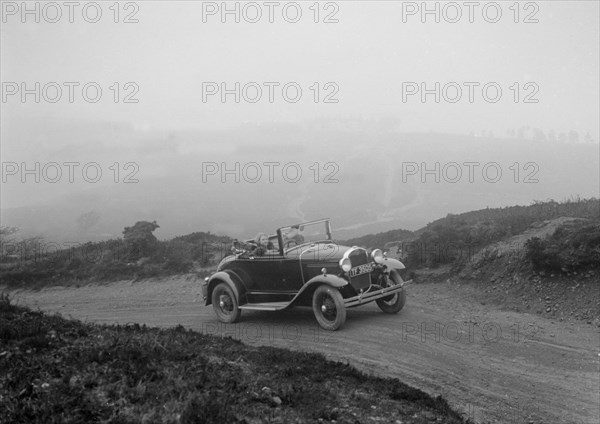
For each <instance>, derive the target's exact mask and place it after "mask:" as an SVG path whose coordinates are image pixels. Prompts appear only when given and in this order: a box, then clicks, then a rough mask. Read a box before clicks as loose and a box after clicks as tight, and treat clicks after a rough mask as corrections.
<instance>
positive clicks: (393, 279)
mask: <svg viewBox="0 0 600 424" xmlns="http://www.w3.org/2000/svg"><path fill="white" fill-rule="evenodd" d="M402 282H403V281H402V277H400V275H398V273H397V272H395V271H392V272H391V273H390V276H389V277H388V286H396V285H398V284H402ZM375 302H377V306H379V309H381V310H382V311H383V312H385V313H386V314H397V313H398V312H400V310H401V309H402V308H403V307H404V304H405V303H406V292H405V291H404V290H400V291H399V292H397V293H394V294H392V295H389V296H386V297H382V298H381V299H377V300H376V301H375Z"/></svg>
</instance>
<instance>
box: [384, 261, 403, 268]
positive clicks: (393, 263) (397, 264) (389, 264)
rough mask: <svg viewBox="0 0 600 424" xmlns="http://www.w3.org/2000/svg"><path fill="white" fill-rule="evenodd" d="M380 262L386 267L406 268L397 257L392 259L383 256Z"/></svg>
mask: <svg viewBox="0 0 600 424" xmlns="http://www.w3.org/2000/svg"><path fill="white" fill-rule="evenodd" d="M382 264H383V265H385V266H386V267H388V269H405V268H406V267H405V266H404V264H403V263H402V262H400V261H399V260H398V259H394V258H383V262H382Z"/></svg>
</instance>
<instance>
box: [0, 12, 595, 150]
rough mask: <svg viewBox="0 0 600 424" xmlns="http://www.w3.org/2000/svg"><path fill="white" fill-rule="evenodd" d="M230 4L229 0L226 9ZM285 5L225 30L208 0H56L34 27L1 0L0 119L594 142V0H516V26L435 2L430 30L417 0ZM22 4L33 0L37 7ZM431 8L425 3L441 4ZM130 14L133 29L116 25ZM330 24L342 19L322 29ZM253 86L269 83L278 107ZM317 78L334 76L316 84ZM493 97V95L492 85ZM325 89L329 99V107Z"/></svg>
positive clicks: (244, 16)
mask: <svg viewBox="0 0 600 424" xmlns="http://www.w3.org/2000/svg"><path fill="white" fill-rule="evenodd" d="M235 3H236V2H229V3H228V6H229V7H230V8H232V9H233V8H234V7H236V6H235ZM289 3H290V2H280V4H279V5H278V6H277V7H274V14H273V20H274V23H270V22H269V8H268V7H267V6H264V3H263V2H258V3H255V4H258V5H259V6H260V11H261V13H262V19H261V20H260V21H259V22H257V23H250V22H247V20H252V19H254V17H255V16H256V10H257V9H256V8H254V7H249V6H246V8H244V6H245V4H246V3H244V2H241V3H239V6H238V7H239V8H240V23H236V22H235V16H234V15H226V16H225V18H226V19H227V22H226V23H222V22H221V20H222V15H221V11H220V10H217V11H215V14H214V15H213V14H209V12H211V11H213V10H211V7H212V6H213V5H215V6H216V7H217V8H219V9H220V5H221V2H218V3H211V2H199V1H179V2H150V1H144V2H135V3H132V4H131V5H129V6H127V7H126V6H125V3H121V7H120V13H119V16H118V20H119V23H114V22H113V20H114V19H115V12H114V10H113V9H110V8H109V7H110V6H111V5H112V2H100V4H101V9H102V17H101V18H100V20H99V21H98V22H97V23H88V22H86V20H85V19H84V17H83V11H82V8H83V6H79V7H77V8H75V10H74V15H73V20H74V22H73V23H70V22H69V16H68V14H69V9H68V8H67V7H66V6H64V5H63V6H61V12H62V18H61V19H60V20H59V22H58V23H49V22H46V20H53V19H55V18H54V17H55V16H56V9H53V8H47V9H45V10H44V9H43V8H40V9H41V10H40V23H39V24H38V23H35V15H33V14H29V15H25V16H22V10H21V2H3V21H6V22H3V23H2V46H1V47H2V53H1V55H2V57H1V59H2V65H1V66H2V68H1V70H2V82H3V83H4V84H5V85H4V87H3V94H4V95H5V98H3V102H2V114H3V120H4V121H3V123H6V122H9V121H7V120H10V119H12V118H23V119H25V118H26V119H30V118H32V117H36V116H44V117H52V118H56V119H68V120H73V119H82V120H95V119H100V120H118V121H124V122H129V123H132V124H134V125H135V126H136V128H142V129H182V128H213V127H227V126H231V125H236V124H238V123H240V122H244V121H261V122H271V121H303V120H306V119H313V118H322V117H355V116H359V117H366V118H394V119H396V120H399V122H400V124H401V129H403V130H406V131H436V132H455V133H468V132H470V131H471V130H481V129H488V130H492V131H494V132H495V133H496V134H504V133H505V131H506V129H507V128H513V127H514V128H517V127H519V126H524V125H530V126H531V127H538V128H541V129H544V130H546V131H547V130H550V129H555V130H556V131H568V130H569V129H571V128H572V129H575V130H578V131H580V132H581V133H582V134H585V133H586V132H590V133H591V134H592V136H593V137H594V138H595V139H598V116H599V115H600V111H599V105H598V98H599V91H598V90H599V88H598V75H599V73H600V71H599V67H598V54H599V53H598V52H599V41H598V40H599V22H598V17H599V9H598V7H599V6H598V5H599V3H598V2H597V1H569V2H566V1H541V2H529V5H528V6H525V5H526V4H527V2H521V3H520V7H519V16H518V18H517V19H518V20H519V23H515V22H514V20H515V18H516V16H515V10H514V9H510V6H511V5H512V4H513V2H504V1H502V2H499V3H497V4H499V5H500V9H501V12H502V16H501V17H500V18H499V20H498V22H496V23H491V22H487V21H493V20H495V15H496V12H497V9H496V8H495V7H492V6H486V5H487V4H489V3H490V2H479V4H478V5H477V6H476V7H474V9H473V15H472V18H473V20H474V22H473V23H470V22H469V13H470V10H469V8H468V7H466V6H464V5H463V2H458V3H454V4H457V5H459V6H460V12H461V13H462V17H461V18H460V20H459V22H457V23H450V22H448V20H454V19H455V17H456V16H457V15H456V13H457V10H458V9H457V8H455V7H448V6H445V4H444V3H439V5H438V6H437V7H439V8H440V23H436V22H435V16H434V15H426V16H425V17H423V16H422V15H421V11H420V10H418V11H415V10H414V8H413V6H416V7H417V8H419V9H420V8H421V2H416V3H413V2H393V1H387V2H373V1H368V2H367V1H352V2H335V3H333V2H330V3H329V4H327V3H326V2H322V3H320V5H319V12H320V13H319V17H318V19H319V21H320V22H319V23H314V19H315V10H314V8H313V9H310V8H309V7H310V6H311V5H312V4H313V2H300V6H301V9H302V17H301V18H300V20H299V22H297V23H289V22H287V21H286V19H285V18H287V19H288V20H294V17H295V13H296V11H295V8H294V7H290V6H288V8H287V9H286V13H284V12H283V6H285V5H287V4H289ZM60 4H62V3H60V2H59V5H60ZM85 4H86V3H85V2H82V3H81V5H85ZM133 4H135V5H136V8H137V10H136V8H134V6H132V5H133ZM28 5H29V6H28V7H30V8H34V7H35V6H34V3H33V2H32V3H28ZM428 5H429V7H430V8H432V9H433V8H434V7H436V6H435V5H436V2H428ZM444 6H445V7H444ZM484 6H486V7H487V9H486V12H485V14H484V12H483V10H484ZM15 7H17V8H18V10H15V9H14V8H15ZM203 8H204V14H203ZM411 8H412V9H411ZM403 9H404V13H403ZM86 11H87V12H86V15H85V16H86V17H87V18H88V19H89V20H93V18H94V15H95V10H94V9H93V8H88V9H86ZM244 11H245V12H246V13H244ZM411 12H413V13H414V14H409V13H411ZM284 15H285V16H284ZM127 16H129V18H130V19H137V20H138V22H137V23H123V22H122V21H123V20H125V18H126V17H127ZM22 18H24V19H25V21H26V22H25V23H22V22H21V20H22ZM326 18H329V20H337V21H339V22H337V23H324V22H322V21H324V20H326ZM423 18H426V19H427V20H426V22H425V23H422V22H421V21H422V19H423ZM203 20H204V21H206V22H203ZM525 20H529V21H532V20H537V21H539V22H537V23H526V22H524V21H525ZM403 21H406V22H403ZM7 82H15V83H18V84H21V83H22V82H25V83H26V84H27V87H28V88H33V87H34V83H35V82H40V84H41V86H42V88H43V86H44V84H47V83H48V82H56V83H58V84H59V85H62V84H63V83H64V82H78V83H80V84H81V85H80V86H78V87H76V88H75V99H74V102H73V103H69V102H68V94H67V93H68V88H67V87H66V86H64V85H63V90H64V91H63V97H62V98H61V100H59V101H58V102H57V103H49V102H47V101H45V100H44V97H42V99H41V101H40V103H39V104H36V103H35V102H34V101H33V96H32V95H29V96H28V97H27V98H26V100H27V101H26V102H25V103H23V102H22V101H21V99H20V97H19V94H20V93H17V94H16V95H10V94H7V92H6V91H7V86H6V83H7ZM87 82H95V83H98V84H99V85H100V87H101V88H102V89H103V92H102V98H101V99H100V101H99V102H98V103H94V104H92V103H88V102H86V101H85V100H83V99H82V98H81V92H80V88H81V87H82V86H83V84H85V83H87ZM115 82H117V83H118V84H119V88H120V90H121V91H120V93H119V96H120V97H119V100H120V102H119V103H117V104H115V103H114V102H113V96H114V94H115V90H114V89H113V90H111V89H110V88H109V87H111V86H112V85H113V84H114V83H115ZM127 82H133V83H135V84H136V85H137V87H139V91H137V92H136V93H135V94H134V95H133V97H131V98H132V99H137V100H139V102H138V103H134V104H132V103H129V104H124V103H122V101H123V100H124V96H125V95H126V94H130V93H132V92H133V91H134V87H135V86H133V85H130V86H128V87H124V84H125V83H127ZM206 82H216V83H217V84H220V83H221V82H225V83H226V84H227V86H228V87H229V88H233V87H234V84H235V82H239V83H240V85H241V87H242V88H243V86H244V84H247V83H249V82H256V83H258V84H259V85H262V86H263V93H262V97H261V99H260V100H259V101H258V102H256V103H249V102H247V101H245V100H244V99H243V98H242V99H241V102H240V103H239V104H236V103H235V102H234V100H233V95H230V96H228V98H227V102H226V103H222V102H221V100H220V97H219V95H218V94H217V95H214V96H209V97H207V99H206V100H207V101H206V102H203V101H202V100H203V99H202V94H203V83H206ZM264 82H275V83H279V84H280V86H279V87H276V88H275V98H274V102H273V103H270V102H269V99H268V88H267V87H266V86H264V85H263V83H264ZM289 82H293V83H296V84H298V86H300V87H301V88H302V90H303V92H302V97H301V99H300V100H299V101H298V102H297V103H290V102H287V101H285V100H284V99H283V97H282V94H281V86H283V85H284V84H286V83H289ZM315 82H317V83H319V89H320V99H319V100H320V102H319V103H316V104H315V102H314V100H313V96H314V95H315V89H314V88H313V89H311V88H310V87H311V86H313V84H314V83H315ZM328 82H330V83H333V84H332V85H329V86H327V87H325V86H324V84H326V83H328ZM411 82H413V83H417V84H420V83H421V82H424V83H426V84H427V88H429V89H432V88H434V87H435V83H436V82H439V83H440V86H441V88H442V89H443V87H444V85H445V84H447V83H449V82H456V83H457V84H458V85H460V86H462V89H463V93H462V94H463V96H462V98H461V100H460V101H458V102H456V103H450V102H447V101H445V100H444V99H443V98H442V99H441V102H440V103H439V104H436V103H435V102H434V96H433V95H429V96H428V97H427V98H426V100H427V101H426V102H425V103H422V101H421V98H420V96H419V94H416V95H412V96H408V97H407V98H406V99H405V100H406V101H403V98H402V97H403V83H411ZM465 82H473V83H478V84H480V85H479V86H476V87H475V88H474V95H475V97H474V102H473V103H470V102H469V99H468V94H469V93H468V87H467V86H465V85H463V83H465ZM490 82H491V83H494V87H496V85H495V84H497V86H499V87H500V88H501V89H502V96H501V98H500V100H499V101H498V102H497V103H491V102H487V101H486V100H485V99H484V98H483V96H482V91H481V88H482V86H483V85H484V84H486V83H490ZM515 83H517V84H518V87H519V90H520V99H519V102H518V103H515V102H514V98H513V96H514V95H515V91H516V87H517V86H515V85H514V84H515ZM527 83H531V84H530V85H529V86H525V84H527ZM13 87H14V86H13ZM313 87H314V86H313ZM413 87H414V86H413ZM510 87H513V88H512V89H511V88H510ZM9 88H10V87H9ZM405 89H406V85H405ZM52 90H53V89H51V88H49V91H48V92H47V93H46V94H47V95H48V96H49V97H52V96H54V94H53V93H54V91H52ZM249 90H250V91H248V92H247V93H246V94H248V96H249V97H253V96H254V95H255V94H254V93H255V92H254V91H252V89H251V88H250V87H249ZM448 90H449V91H447V92H446V94H447V95H448V97H451V98H454V97H455V95H456V91H455V89H454V88H452V87H448ZM490 90H491V91H489V92H488V94H489V95H490V96H492V97H493V96H494V95H495V94H494V93H495V88H494V89H490ZM290 93H292V94H293V92H290ZM42 94H43V93H42ZM92 94H93V93H92ZM327 94H331V97H330V100H338V102H337V103H324V102H323V100H324V98H325V96H326V95H327ZM528 94H530V95H531V96H530V97H529V100H539V101H538V102H537V103H524V100H525V96H526V95H528Z"/></svg>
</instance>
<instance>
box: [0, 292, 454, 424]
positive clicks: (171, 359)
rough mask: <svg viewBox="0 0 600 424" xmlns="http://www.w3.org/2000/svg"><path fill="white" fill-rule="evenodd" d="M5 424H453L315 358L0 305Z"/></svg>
mask: <svg viewBox="0 0 600 424" xmlns="http://www.w3.org/2000/svg"><path fill="white" fill-rule="evenodd" d="M0 347H1V348H0V398H1V399H2V402H0V416H1V417H2V419H3V420H6V422H30V423H43V424H47V423H52V422H56V423H58V422H86V423H95V422H119V423H147V422H162V423H181V424H187V423H199V422H201V423H218V424H220V423H253V424H258V423H267V422H268V423H301V422H342V423H343V422H367V421H371V420H373V421H381V422H403V423H407V424H409V423H414V424H417V423H419V424H424V423H437V422H444V423H450V424H459V423H464V422H465V421H464V420H463V419H462V418H461V417H460V415H459V414H458V413H457V412H455V411H453V410H452V409H451V408H450V407H449V406H448V404H447V402H446V401H445V400H444V399H442V398H441V397H436V398H432V397H431V396H429V395H427V394H426V393H424V392H423V391H421V390H418V389H414V388H412V387H410V386H407V385H406V384H403V383H402V382H400V381H399V380H398V379H390V378H378V377H373V376H369V375H366V374H363V373H361V372H359V371H357V370H356V369H354V368H353V367H351V366H349V365H347V364H343V363H340V362H332V361H329V360H326V359H325V357H324V356H323V355H321V354H316V353H303V352H293V351H290V350H287V349H280V348H273V347H250V346H247V345H245V344H243V343H241V342H239V341H235V340H233V339H231V338H220V337H216V336H210V335H204V334H201V333H197V332H194V331H188V330H185V329H184V328H183V327H181V326H179V327H176V328H171V329H168V330H162V329H157V328H147V327H146V326H139V325H137V324H135V325H128V326H101V325H92V324H83V323H81V322H79V321H73V320H66V319H63V318H61V317H60V316H57V315H54V316H50V315H45V314H43V313H41V312H32V311H31V310H29V309H26V308H23V307H17V306H14V305H11V304H10V302H9V301H8V299H7V297H5V296H3V298H2V299H1V300H0Z"/></svg>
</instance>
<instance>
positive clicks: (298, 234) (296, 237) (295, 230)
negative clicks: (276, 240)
mask: <svg viewBox="0 0 600 424" xmlns="http://www.w3.org/2000/svg"><path fill="white" fill-rule="evenodd" d="M302 230H304V227H301V226H299V225H294V226H292V227H291V228H290V229H289V230H288V232H287V233H285V244H286V245H287V244H288V243H290V242H294V243H295V244H296V246H297V245H299V244H302V243H304V236H303V235H302Z"/></svg>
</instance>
